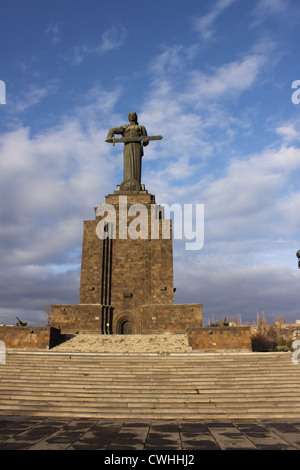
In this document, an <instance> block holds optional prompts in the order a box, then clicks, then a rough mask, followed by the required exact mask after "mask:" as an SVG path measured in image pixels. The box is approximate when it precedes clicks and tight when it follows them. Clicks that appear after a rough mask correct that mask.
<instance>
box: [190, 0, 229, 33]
mask: <svg viewBox="0 0 300 470" xmlns="http://www.w3.org/2000/svg"><path fill="white" fill-rule="evenodd" d="M235 1H236V0H218V1H217V2H216V3H215V4H214V6H213V7H212V9H211V11H210V12H209V13H207V14H206V15H203V16H200V17H198V18H195V19H194V20H193V24H194V27H195V29H196V30H197V31H199V32H200V33H201V36H202V38H203V39H205V40H207V39H211V38H212V36H213V35H214V32H215V30H214V23H215V22H216V20H217V18H218V17H219V16H220V15H221V14H222V13H223V11H224V10H225V9H226V8H229V7H230V6H231V5H232V4H233V3H234V2H235Z"/></svg>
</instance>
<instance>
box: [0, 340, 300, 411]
mask: <svg viewBox="0 0 300 470" xmlns="http://www.w3.org/2000/svg"><path fill="white" fill-rule="evenodd" d="M0 414H2V415H30V416H52V417H90V418H109V419H111V418H125V419H127V418H133V419H141V418H145V419H222V418H227V419H237V418H257V419H259V418H272V419H275V418H297V419H300V364H293V362H292V357H291V353H223V354H222V353H214V354H212V353H197V352H175V351H173V352H169V353H167V352H166V351H165V352H161V353H157V352H152V353H151V352H148V353H142V352H134V351H132V352H131V353H124V352H123V353H122V352H115V353H113V352H110V353H101V352H94V353H91V352H88V353H80V352H78V353H76V352H67V351H65V352H63V351H59V350H55V349H54V350H51V351H48V352H35V353H34V352H21V351H19V352H17V351H7V352H6V364H0Z"/></svg>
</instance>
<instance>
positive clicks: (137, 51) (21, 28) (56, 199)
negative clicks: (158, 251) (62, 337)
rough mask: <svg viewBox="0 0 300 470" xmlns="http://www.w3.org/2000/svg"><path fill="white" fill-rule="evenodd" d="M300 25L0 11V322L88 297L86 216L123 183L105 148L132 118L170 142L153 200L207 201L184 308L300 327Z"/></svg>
mask: <svg viewBox="0 0 300 470" xmlns="http://www.w3.org/2000/svg"><path fill="white" fill-rule="evenodd" d="M299 22H300V4H299V1H298V0H247V1H245V0H215V1H214V0H210V1H208V0H201V1H199V0H197V1H196V0H187V1H186V2H179V1H178V2H177V1H174V0H173V1H171V0H159V1H156V0H154V1H151V2H141V1H139V2H137V1H134V0H133V1H131V2H127V3H126V4H124V2H120V1H119V0H115V2H114V3H113V4H112V2H110V1H106V0H103V1H100V0H85V1H83V0H76V1H74V0H72V1H71V0H60V1H59V2H58V1H56V0H51V1H48V0H43V1H41V0H39V1H33V0H26V1H24V0H23V1H21V0H9V1H3V2H2V3H1V15H0V39H1V52H0V54H1V55H0V59H1V62H0V64H1V67H0V80H3V81H4V82H5V84H6V104H1V105H0V125H1V132H0V180H1V183H0V192H1V194H0V201H1V202H0V204H1V205H0V218H1V219H0V220H1V222H0V223H1V225H0V260H1V271H0V323H4V324H14V323H15V321H16V319H15V317H16V316H19V317H20V318H21V319H25V320H27V321H28V322H29V323H30V324H40V323H41V322H42V321H44V319H45V314H44V309H45V307H46V306H47V305H49V304H56V303H58V304H60V303H78V289H79V282H80V258H81V243H82V224H83V220H88V219H93V218H94V207H95V206H96V205H97V204H100V203H101V202H104V199H105V195H107V194H109V193H111V192H113V191H114V190H115V189H116V186H117V184H120V183H121V182H122V149H121V147H118V148H117V147H112V146H111V145H108V144H106V143H105V142H104V141H105V138H106V135H107V131H108V129H109V128H110V127H112V126H118V125H121V124H124V123H126V122H127V115H128V113H129V112H130V111H136V112H137V113H138V116H139V122H140V123H141V124H143V125H145V126H146V128H147V131H148V134H152V135H153V134H154V135H155V134H161V135H163V140H162V141H160V142H152V143H150V145H149V146H148V147H147V149H146V150H145V156H144V158H143V170H142V182H143V183H144V184H145V185H146V188H147V189H148V191H149V192H151V193H152V194H155V196H156V201H157V202H158V203H162V204H163V203H165V204H169V205H171V204H174V203H180V204H197V203H198V204H204V207H205V240H204V246H203V248H202V249H201V250H199V251H187V250H185V242H184V241H181V240H175V241H174V284H175V287H176V289H177V290H176V298H175V301H176V303H203V304H204V308H203V310H204V319H205V321H207V320H209V319H212V318H214V319H215V320H216V319H220V318H223V317H224V316H227V317H235V318H237V316H238V315H240V316H241V318H242V322H243V323H245V322H247V321H250V322H255V321H256V315H257V312H259V314H260V315H261V312H262V311H263V312H264V314H265V316H266V319H267V321H268V322H271V321H272V320H273V319H274V318H276V317H278V316H284V317H285V319H286V320H287V321H294V320H295V319H296V318H300V307H299V300H298V293H299V286H300V270H298V269H297V258H296V252H297V250H298V249H300V213H299V207H300V189H299V180H300V178H299V176H300V137H299V136H300V134H299V130H300V114H299V113H300V104H295V103H294V102H293V101H292V94H293V93H294V92H296V93H297V89H296V90H295V89H292V83H293V82H294V81H295V80H300V62H299V50H298V49H299V39H300V37H299V36H300V34H299ZM297 97H298V95H297ZM299 98H300V93H299Z"/></svg>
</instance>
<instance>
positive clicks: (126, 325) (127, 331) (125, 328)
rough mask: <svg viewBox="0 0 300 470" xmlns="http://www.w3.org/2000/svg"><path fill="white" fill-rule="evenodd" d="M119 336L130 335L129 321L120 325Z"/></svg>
mask: <svg viewBox="0 0 300 470" xmlns="http://www.w3.org/2000/svg"><path fill="white" fill-rule="evenodd" d="M120 333H121V335H132V323H131V321H128V320H125V321H123V323H122V324H121V332H120Z"/></svg>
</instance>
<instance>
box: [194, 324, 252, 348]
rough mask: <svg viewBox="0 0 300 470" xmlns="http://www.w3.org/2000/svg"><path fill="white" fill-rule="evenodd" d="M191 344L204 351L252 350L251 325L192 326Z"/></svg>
mask: <svg viewBox="0 0 300 470" xmlns="http://www.w3.org/2000/svg"><path fill="white" fill-rule="evenodd" d="M187 333H188V340H189V345H190V346H191V347H192V348H193V349H197V350H201V351H204V352H209V351H211V352H219V351H220V352H222V351H235V352H238V351H241V352H248V351H252V343H251V332H250V326H225V327H219V326H217V327H203V328H190V329H189V330H188V332H187Z"/></svg>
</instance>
